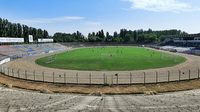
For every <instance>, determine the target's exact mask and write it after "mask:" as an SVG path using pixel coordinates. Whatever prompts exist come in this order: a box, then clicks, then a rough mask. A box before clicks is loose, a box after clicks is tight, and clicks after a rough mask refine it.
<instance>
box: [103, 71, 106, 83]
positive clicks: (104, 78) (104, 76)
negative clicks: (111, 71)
mask: <svg viewBox="0 0 200 112" xmlns="http://www.w3.org/2000/svg"><path fill="white" fill-rule="evenodd" d="M103 80H104V81H103V82H104V85H105V84H106V74H105V73H103Z"/></svg>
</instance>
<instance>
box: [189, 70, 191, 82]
mask: <svg viewBox="0 0 200 112" xmlns="http://www.w3.org/2000/svg"><path fill="white" fill-rule="evenodd" d="M190 77H191V70H190V69H189V80H190V79H191V78H190Z"/></svg>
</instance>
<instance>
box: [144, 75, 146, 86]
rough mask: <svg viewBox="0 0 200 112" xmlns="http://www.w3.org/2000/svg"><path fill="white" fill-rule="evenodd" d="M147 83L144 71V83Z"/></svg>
mask: <svg viewBox="0 0 200 112" xmlns="http://www.w3.org/2000/svg"><path fill="white" fill-rule="evenodd" d="M145 84H146V73H145V72H144V85H145Z"/></svg>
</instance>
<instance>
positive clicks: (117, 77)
mask: <svg viewBox="0 0 200 112" xmlns="http://www.w3.org/2000/svg"><path fill="white" fill-rule="evenodd" d="M116 76H117V85H118V84H119V74H118V73H117V74H116Z"/></svg>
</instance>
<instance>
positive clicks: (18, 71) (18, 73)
mask: <svg viewBox="0 0 200 112" xmlns="http://www.w3.org/2000/svg"><path fill="white" fill-rule="evenodd" d="M19 70H20V69H18V71H17V73H18V78H20V76H19Z"/></svg>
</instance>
